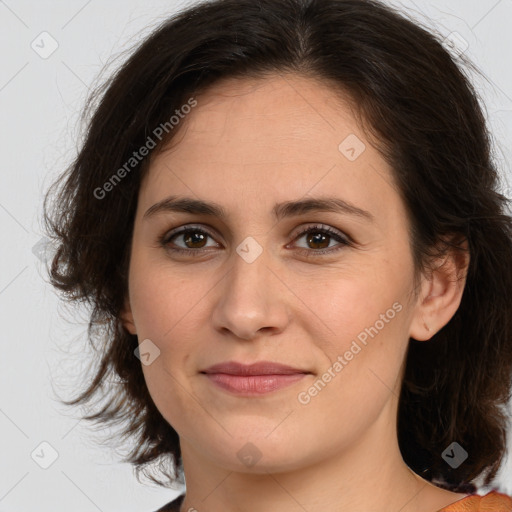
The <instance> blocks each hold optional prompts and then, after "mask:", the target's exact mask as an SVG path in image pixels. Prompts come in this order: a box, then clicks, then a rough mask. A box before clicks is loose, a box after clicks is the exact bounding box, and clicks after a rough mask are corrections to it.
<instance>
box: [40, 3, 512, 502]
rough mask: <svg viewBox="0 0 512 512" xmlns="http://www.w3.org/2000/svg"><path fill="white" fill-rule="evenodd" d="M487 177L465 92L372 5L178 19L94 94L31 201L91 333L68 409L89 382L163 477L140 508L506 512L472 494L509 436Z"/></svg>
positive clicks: (418, 36) (502, 273)
mask: <svg viewBox="0 0 512 512" xmlns="http://www.w3.org/2000/svg"><path fill="white" fill-rule="evenodd" d="M91 105H92V102H91V103H90V106H91ZM63 179H64V176H63ZM497 187H498V173H497V170H496V167H495V164H494V163H493V161H492V159H491V157H490V143H489V136H488V131H487V127H486V124H485V120H484V117H483V115H482V111H481V108H480V106H479V103H478V99H477V95H476V93H475V91H474V89H473V88H472V86H471V84H470V83H469V81H468V80H467V78H466V77H465V75H464V73H463V72H462V71H461V68H460V67H459V65H458V64H456V63H455V62H454V60H453V58H452V57H451V56H450V54H449V53H448V52H447V51H446V50H445V49H444V47H443V45H442V44H441V43H440V42H439V40H438V39H437V38H436V37H435V36H433V35H432V34H430V33H429V32H428V31H426V30H425V29H423V28H421V27H420V26H419V25H418V24H416V23H413V22H411V21H409V20H407V19H406V18H404V17H403V16H401V15H400V14H398V13H396V12H395V11H393V10H392V9H391V8H389V7H385V6H384V5H382V4H381V3H378V2H375V1H368V0H365V1H363V0H322V1H320V0H262V1H259V2H257V3H256V2H253V1H251V0H241V1H239V0H236V1H234V0H215V1H213V2H207V3H202V4H198V5H196V6H194V7H191V8H189V9H188V10H186V11H183V12H182V13H180V14H179V15H177V16H175V17H173V18H171V19H169V20H168V21H166V22H165V23H163V24H162V25H161V27H160V28H159V29H157V30H156V31H155V32H154V33H153V34H151V35H150V37H148V38H147V39H146V41H144V42H143V44H142V45H141V46H140V47H139V48H138V49H137V50H136V51H135V52H134V53H133V54H132V55H131V56H130V58H129V59H128V60H127V61H126V62H125V63H124V64H123V66H122V67H121V68H120V69H119V71H118V72H117V73H116V75H115V76H114V77H113V79H112V80H111V81H110V82H109V83H108V85H107V86H106V89H105V91H104V94H103V95H102V97H101V99H100V101H99V103H98V104H97V105H95V106H94V111H93V113H92V117H91V120H90V124H89V126H88V132H87V137H86V140H85V142H84V144H83V147H82V148H81V150H80V153H79V155H78V157H77V159H76V161H75V162H74V163H73V165H72V166H71V167H70V169H69V174H68V175H66V176H65V181H63V186H62V188H61V189H60V191H59V193H58V195H57V196H56V197H55V201H54V205H56V209H55V210H54V211H53V212H48V213H47V215H46V219H47V222H48V231H49V233H50V234H51V235H53V237H54V238H56V239H57V242H58V243H59V247H60V249H59V251H58V253H57V255H56V257H55V259H54V261H53V264H52V269H51V279H52V284H54V285H55V286H56V287H57V288H59V289H60V290H62V291H64V292H65V293H66V294H67V296H68V297H69V298H71V299H74V300H80V299H85V300H87V301H89V303H90V304H91V305H92V306H93V310H92V314H91V329H90V336H91V339H93V338H95V337H99V338H100V339H102V340H103V341H104V342H105V348H104V351H103V353H102V355H101V360H100V361H99V362H100V364H99V367H98V368H97V370H96V374H95V375H94V378H93V380H92V382H91V383H90V384H89V385H88V387H87V389H85V390H84V392H83V393H82V394H80V395H79V396H78V397H77V398H76V399H74V400H71V401H69V402H67V403H69V404H77V403H93V402H94V400H93V399H94V397H95V396H96V394H97V392H98V391H99V389H100V388H101V387H102V386H104V385H105V383H108V386H110V387H109V388H108V389H107V390H106V392H107V393H110V394H109V395H108V398H109V402H108V403H107V406H105V407H102V408H101V409H100V410H98V411H96V412H94V411H93V413H92V414H90V415H88V416H87V418H89V419H92V420H97V421H101V422H105V423H113V422H119V421H123V420H124V421H126V422H127V423H126V427H125V430H124V434H125V435H127V436H133V437H134V439H135V440H136V443H137V446H136V448H135V449H134V451H133V452H132V453H131V454H130V456H129V457H128V458H127V459H126V460H127V461H129V462H131V463H133V464H134V466H135V467H136V469H137V470H138V471H139V470H146V469H147V468H146V465H147V464H148V463H151V462H159V463H160V466H159V469H160V470H161V472H162V474H163V475H165V477H166V478H167V482H168V483H169V484H171V485H172V484H174V482H182V483H183V482H184V479H185V480H186V494H185V495H182V496H180V497H179V498H178V499H177V500H174V501H172V502H171V503H168V504H167V505H166V506H164V507H163V508H161V509H160V510H161V511H163V510H179V511H181V512H183V511H194V510H197V511H199V512H202V511H208V512H216V511H220V510H222V511H230V510H233V511H234V510H244V511H254V512H256V511H262V510H279V511H284V512H287V511H296V510H308V511H317V510H350V511H356V510H357V511H363V510H364V511H369V510H386V511H392V510H400V511H401V512H413V511H414V512H435V511H439V510H443V511H455V510H457V511H463V510H484V509H485V510H494V511H498V510H499V511H504V510H507V511H511V510H512V499H511V498H510V497H508V496H506V494H504V493H503V492H500V490H499V489H497V488H494V489H493V491H492V492H489V493H487V494H486V496H485V497H481V496H478V495H477V494H476V492H477V490H478V488H477V486H476V485H475V480H476V479H478V478H480V479H481V480H482V481H483V484H484V485H491V484H492V483H493V480H494V478H495V476H496V473H497V471H498V469H499V467H500V464H501V462H502V460H503V457H504V454H505V449H506V448H505V447H506V432H507V427H508V425H509V423H508V421H509V418H508V416H507V414H506V409H505V408H504V406H506V404H507V401H508V399H509V398H510V376H511V374H512V323H511V321H510V318H512V304H511V302H510V300H509V290H510V289H511V287H512V271H511V270H510V265H509V261H510V259H511V258H512V230H511V226H512V224H511V218H510V217H509V216H508V215H507V214H506V198H505V197H503V196H502V195H501V194H499V193H498V192H497ZM49 196H50V194H49ZM49 196H48V197H49ZM46 207H47V208H48V206H46ZM99 325H104V326H106V327H107V328H106V329H104V330H103V331H98V330H96V331H95V330H93V327H95V326H99ZM113 378H115V379H117V381H118V382H117V384H115V383H113V380H114V379H113ZM107 379H108V380H107ZM102 391H104V390H103V389H102ZM150 478H152V479H153V480H154V481H155V482H158V483H161V484H162V485H164V484H165V481H161V480H159V479H157V478H155V477H154V476H153V475H150Z"/></svg>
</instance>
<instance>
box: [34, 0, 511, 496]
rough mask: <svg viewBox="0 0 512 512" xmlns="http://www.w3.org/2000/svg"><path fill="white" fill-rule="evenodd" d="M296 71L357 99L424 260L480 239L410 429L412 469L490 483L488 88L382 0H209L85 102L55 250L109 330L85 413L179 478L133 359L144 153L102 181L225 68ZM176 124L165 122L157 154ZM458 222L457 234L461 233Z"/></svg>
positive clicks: (422, 362)
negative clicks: (132, 263) (482, 99)
mask: <svg viewBox="0 0 512 512" xmlns="http://www.w3.org/2000/svg"><path fill="white" fill-rule="evenodd" d="M461 62H462V61H461ZM465 62H466V64H467V65H468V66H470V65H471V66H472V64H471V63H470V62H469V61H467V60H466V61H465ZM283 72H291V73H297V74H300V75H303V76H309V77H313V78H315V79H318V80H320V81H329V83H333V84H337V86H338V87H339V90H340V91H343V92H344V93H346V94H348V95H349V97H350V98H351V99H352V100H353V101H354V105H356V107H357V112H358V114H359V117H360V121H361V123H362V124H364V125H365V126H366V129H367V130H368V136H372V137H373V138H374V142H375V144H376V145H377V146H378V147H379V149H380V150H381V152H382V154H383V156H384V157H385V158H386V160H387V161H388V162H389V163H390V165H391V167H392V168H393V170H394V173H395V177H396V180H397V183H398V184H399V189H400V193H401V195H402V198H403V200H404V203H405V205H406V208H407V211H408V214H409V217H410V223H411V226H412V229H411V247H412V249H413V256H414V263H415V269H416V270H417V271H420V270H422V271H423V270H425V269H427V268H428V263H429V261H431V258H432V257H433V256H436V255H438V254H439V253H443V251H446V250H447V249H449V248H450V247H453V248H454V249H455V250H461V251H462V250H463V247H462V245H461V241H462V240H464V239H465V240H467V242H468V247H469V252H470V256H471V258H470V264H469V268H468V273H467V282H466V287H465V290H464V294H463V297H462V302H461V304H460V307H459V309H458V310H457V312H456V314H455V315H454V316H453V318H452V319H451V320H450V322H449V323H448V324H447V325H446V326H445V327H444V328H443V329H441V330H440V331H439V332H437V333H436V334H435V335H434V337H433V338H432V339H431V340H430V341H429V342H426V343H425V342H424V343H419V342H417V341H416V340H413V339H411V340H410V343H409V347H408V351H407V355H406V360H405V373H404V379H403V385H402V390H401V396H400V402H399V411H398V418H397V421H398V424H397V426H398V440H399V446H400V450H401V452H402V455H403V458H404V461H405V462H406V464H407V465H408V466H409V467H410V468H411V469H412V470H414V471H415V472H416V473H418V474H419V475H421V476H422V477H423V478H425V479H427V480H430V481H432V482H434V483H437V484H438V485H439V486H441V487H444V488H446V489H449V490H452V491H459V492H468V491H469V492H472V491H474V490H475V489H476V488H475V487H474V485H473V484H472V482H473V481H474V480H475V479H476V478H477V477H485V479H484V483H485V484H489V483H490V482H491V481H492V480H493V479H494V478H495V476H496V473H497V471H498V469H499V467H500V464H501V462H502V459H503V457H504V454H505V450H506V432H507V428H508V423H507V422H508V417H507V415H506V409H505V407H506V405H507V402H508V400H509V399H510V396H511V389H510V388H511V375H512V303H511V300H510V290H511V289H512V266H511V265H510V262H511V261H512V230H511V226H512V224H511V218H510V217H509V216H508V214H507V213H506V206H507V200H506V198H505V197H504V196H503V195H501V194H500V193H499V192H498V185H499V182H498V180H499V175H498V172H497V169H496V167H495V164H494V162H493V160H492V157H491V143H490V136H489V132H488V130H487V127H486V123H485V118H484V116H483V113H482V109H481V106H480V104H479V98H478V95H477V93H476V92H475V90H474V88H473V86H472V85H471V83H470V81H469V79H468V78H467V76H466V75H465V73H464V72H463V70H462V67H461V65H459V64H458V63H457V62H456V59H455V58H454V57H452V56H451V55H450V54H449V52H447V51H446V50H445V48H444V47H443V44H442V43H441V40H440V38H439V37H438V36H435V35H434V34H433V33H432V32H431V31H430V30H427V29H425V28H422V27H421V26H420V24H419V23H417V22H413V21H410V20H409V19H407V18H406V17H405V16H403V15H401V14H399V13H398V12H396V11H394V10H393V9H391V8H390V7H387V6H384V5H383V4H381V3H379V2H377V1H373V0H258V1H257V2H255V1H254V0H213V1H208V2H203V3H200V4H197V5H195V6H193V7H190V8H188V9H187V10H185V11H182V12H180V13H178V14H177V15H175V16H173V17H171V18H169V19H168V20H166V21H165V22H164V23H162V24H161V25H160V26H159V27H158V28H157V29H156V30H154V31H153V32H152V33H151V35H150V36H149V37H147V38H146V39H145V41H143V43H142V44H140V46H138V47H137V49H136V51H134V52H133V53H132V54H131V56H130V57H129V58H128V59H127V60H126V62H125V63H124V64H123V65H122V66H121V67H120V69H119V70H118V71H117V72H116V73H115V75H114V76H113V77H112V78H111V79H110V80H109V81H108V82H106V83H105V84H104V86H103V87H101V88H99V89H97V90H96V92H95V93H94V94H93V95H92V96H91V97H90V99H89V101H88V104H87V106H86V108H85V110H84V119H85V118H86V115H87V114H88V113H91V112H92V115H91V116H90V119H89V120H88V124H87V133H86V137H85V140H84V142H83V144H82V145H81V148H80V151H79V154H78V156H77V158H76V159H75V161H74V162H73V163H72V165H71V166H70V167H69V169H68V170H67V173H65V174H63V175H62V176H61V178H60V180H57V181H56V182H55V183H54V185H53V186H52V188H51V189H50V190H49V191H48V195H47V196H46V197H45V203H44V209H45V213H44V217H45V222H46V226H47V231H48V233H49V236H50V238H52V239H53V240H54V242H55V243H56V245H57V247H58V251H57V253H56V255H55V257H54V259H53V261H52V265H51V274H50V275H51V283H52V284H53V285H54V286H55V287H57V288H58V289H59V290H62V291H63V292H64V294H65V295H66V297H67V298H68V299H69V300H70V301H85V302H87V304H88V305H89V306H91V310H92V312H91V317H90V323H89V330H88V334H89V339H90V340H91V342H93V341H94V340H95V339H97V340H101V341H102V342H103V345H102V348H101V351H100V353H99V354H98V362H99V364H98V367H97V368H96V369H95V375H94V377H93V378H92V380H91V382H90V383H89V384H88V386H87V387H86V389H85V390H84V391H83V392H82V393H81V394H80V395H79V396H78V397H77V398H75V399H74V400H71V401H68V402H65V403H67V404H70V405H74V404H79V403H80V404H86V403H91V404H93V406H96V409H97V410H96V411H95V412H94V413H93V414H90V415H88V416H85V417H86V418H88V419H91V420H94V421H97V422H102V423H105V424H116V423H121V422H123V421H124V422H126V425H125V427H124V430H123V434H124V436H125V437H127V436H132V437H133V438H134V439H133V440H134V441H135V448H134V449H133V451H132V452H131V453H130V455H129V456H128V457H127V458H125V459H124V460H126V461H128V462H131V463H132V464H133V465H134V466H135V468H136V470H137V477H138V473H139V471H140V470H141V469H144V473H145V474H146V475H148V476H149V478H151V479H152V480H153V481H155V482H157V483H161V484H162V485H164V482H163V481H161V480H160V479H157V478H155V477H154V475H152V474H150V473H149V474H148V473H146V471H145V470H146V469H147V468H145V466H146V465H147V464H148V463H150V462H153V461H159V462H160V463H161V464H160V470H161V471H162V473H163V474H165V476H166V477H167V478H168V481H169V482H173V481H174V480H175V479H176V478H177V475H178V473H181V472H182V461H181V453H180V447H179V438H178V435H177V433H176V431H175V430H174V429H173V428H172V427H171V426H170V425H169V424H168V423H167V422H166V421H165V419H164V418H163V417H162V415H161V414H160V412H159V411H158V409H157V408H156V406H155V405H154V403H153V401H152V399H151V396H150V395H149V392H148V389H147V387H146V384H145V381H144V377H143V373H142V369H141V363H140V361H139V359H138V358H137V357H135V356H134V350H135V348H136V347H137V346H138V342H137V337H136V336H133V335H130V334H129V333H128V332H127V331H126V330H125V329H124V328H123V327H122V325H121V322H120V320H119V315H120V311H121V309H122V307H123V303H124V299H125V297H126V296H127V285H128V279H127V276H128V265H129V256H130V255H129V251H130V242H131V235H132V229H133V222H134V215H135V210H136V205H137V197H138V192H139V186H140V183H141V180H142V178H143V177H144V175H145V174H146V173H147V170H148V160H149V159H148V158H144V159H141V160H140V162H137V163H136V164H135V165H133V168H132V169H131V170H130V172H126V173H123V178H122V180H121V181H119V182H116V183H115V186H112V187H109V188H110V190H109V195H108V198H107V199H102V198H101V197H98V196H99V195H100V194H99V193H98V192H97V191H98V190H99V188H101V187H102V186H103V184H105V183H107V182H108V181H109V180H111V178H112V176H113V175H114V174H115V173H116V172H117V171H118V170H119V169H120V168H122V167H123V165H125V164H126V162H127V161H129V159H130V158H131V157H133V152H134V151H136V150H138V149H139V148H140V147H142V146H143V145H144V144H145V143H146V141H147V140H148V135H150V134H151V133H154V129H155V128H156V127H158V126H160V125H162V124H163V123H166V122H168V120H169V118H170V116H171V115H172V114H173V113H174V112H176V110H179V109H180V107H181V106H182V105H184V104H186V103H187V101H188V100H189V99H190V98H191V97H193V96H194V95H197V94H198V93H199V92H200V91H202V90H204V89H206V88H207V87H210V86H211V85H213V84H215V83H216V82H217V81H218V80H220V79H222V78H229V77H245V76H254V77H265V76H267V75H270V74H275V73H283ZM199 108H200V107H199ZM178 130H179V125H178V126H177V127H176V129H172V130H171V129H169V130H166V133H165V136H164V137H162V138H161V140H159V141H158V145H157V148H161V147H163V146H164V145H165V143H166V142H167V141H169V140H170V139H171V138H172V137H174V135H175V134H176V133H177V131H178ZM125 170H126V166H125ZM110 183H112V182H110ZM57 185H62V186H61V188H60V189H59V190H58V193H56V195H55V200H54V201H53V207H54V209H53V210H52V211H51V212H50V208H49V204H48V200H49V198H50V197H51V193H52V190H53V188H54V187H56V186H57ZM102 190H104V189H102ZM95 191H96V192H95ZM454 234H455V235H456V236H457V237H458V240H455V241H452V242H448V241H447V240H448V239H450V237H451V236H452V235H454ZM112 376H116V377H117V378H118V379H119V382H118V383H117V384H114V383H113V382H112V380H110V378H111V377H112ZM105 388H106V389H105ZM100 390H101V391H102V393H101V397H102V398H104V397H106V399H107V400H106V404H105V405H103V406H102V407H99V405H98V404H95V402H94V400H93V399H94V397H95V396H97V394H98V392H99V391H100ZM454 441H456V442H458V443H459V444H460V445H461V446H462V447H463V448H464V449H465V450H466V451H467V452H468V454H469V457H468V458H467V459H466V460H465V461H464V462H463V463H462V464H461V465H460V466H458V467H457V468H452V467H451V466H450V465H448V464H447V463H446V462H445V460H444V459H443V457H442V453H443V451H444V450H445V449H446V448H447V447H448V446H449V445H450V444H451V443H452V442H454ZM169 462H171V463H172V465H173V466H174V469H173V470H172V471H171V472H169V471H168V470H169V469H170V466H169V464H168V463H169Z"/></svg>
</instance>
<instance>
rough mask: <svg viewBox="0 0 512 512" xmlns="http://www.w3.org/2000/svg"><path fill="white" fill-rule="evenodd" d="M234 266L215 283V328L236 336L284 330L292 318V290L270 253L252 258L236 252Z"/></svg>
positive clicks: (264, 252) (247, 336) (256, 335)
mask: <svg viewBox="0 0 512 512" xmlns="http://www.w3.org/2000/svg"><path fill="white" fill-rule="evenodd" d="M232 259H233V262H232V266H231V268H230V269H229V270H228V271H227V274H226V275H225V277H224V278H223V279H222V281H221V283H219V285H218V286H217V287H216V292H217V293H218V295H217V300H216V303H215V307H214V311H213V316H212V320H213V323H214V327H215V329H216V330H218V331H220V332H222V333H223V334H226V333H231V334H232V336H233V337H235V338H237V339H244V340H253V339H255V338H258V337H259V336H263V335H267V336H272V335H275V334H279V333H281V332H282V331H283V330H284V329H285V328H286V325H287V324H288V322H289V311H290V309H289V302H288V301H289V300H290V298H291V297H293V294H292V293H291V292H290V290H288V289H287V287H286V285H285V284H284V283H283V282H282V280H281V279H280V277H279V271H278V269H277V266H276V265H272V264H271V261H270V257H269V256H268V253H267V252H266V251H265V250H263V252H262V253H261V254H260V255H259V256H258V257H257V258H256V259H255V260H254V261H252V262H249V261H250V260H246V259H244V258H243V257H241V256H240V255H239V254H238V253H236V252H234V253H233V256H232Z"/></svg>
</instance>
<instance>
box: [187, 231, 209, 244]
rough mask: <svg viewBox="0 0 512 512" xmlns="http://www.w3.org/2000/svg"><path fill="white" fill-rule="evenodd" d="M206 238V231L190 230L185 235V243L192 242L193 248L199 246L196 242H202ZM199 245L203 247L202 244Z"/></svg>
mask: <svg viewBox="0 0 512 512" xmlns="http://www.w3.org/2000/svg"><path fill="white" fill-rule="evenodd" d="M205 240H206V236H205V234H204V233H199V232H198V231H189V232H188V233H187V234H186V235H185V244H187V245H188V244H189V243H192V244H193V248H197V246H196V245H195V244H201V242H204V241H205ZM199 247H202V245H199Z"/></svg>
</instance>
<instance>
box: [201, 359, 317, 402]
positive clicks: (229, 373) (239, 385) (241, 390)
mask: <svg viewBox="0 0 512 512" xmlns="http://www.w3.org/2000/svg"><path fill="white" fill-rule="evenodd" d="M200 373H201V374H204V375H205V376H206V377H207V378H208V380H209V381H210V382H212V383H213V384H214V385H216V386H217V387H219V388H221V389H223V390H225V391H228V392H230V393H233V394H236V395H244V396H258V395H262V394H265V393H270V392H273V391H277V390H279V389H282V388H285V387H287V386H290V385H291V384H293V383H295V382H298V381H299V380H301V379H303V378H304V377H306V376H307V375H310V374H311V372H310V371H308V370H304V369H299V368H294V367H292V366H288V365H283V364H279V363H273V362H271V361H260V362H257V363H253V364H249V365H246V364H242V363H238V362H235V361H228V362H225V363H220V364H216V365H213V366H210V367H209V368H207V369H206V370H203V371H201V372H200Z"/></svg>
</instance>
